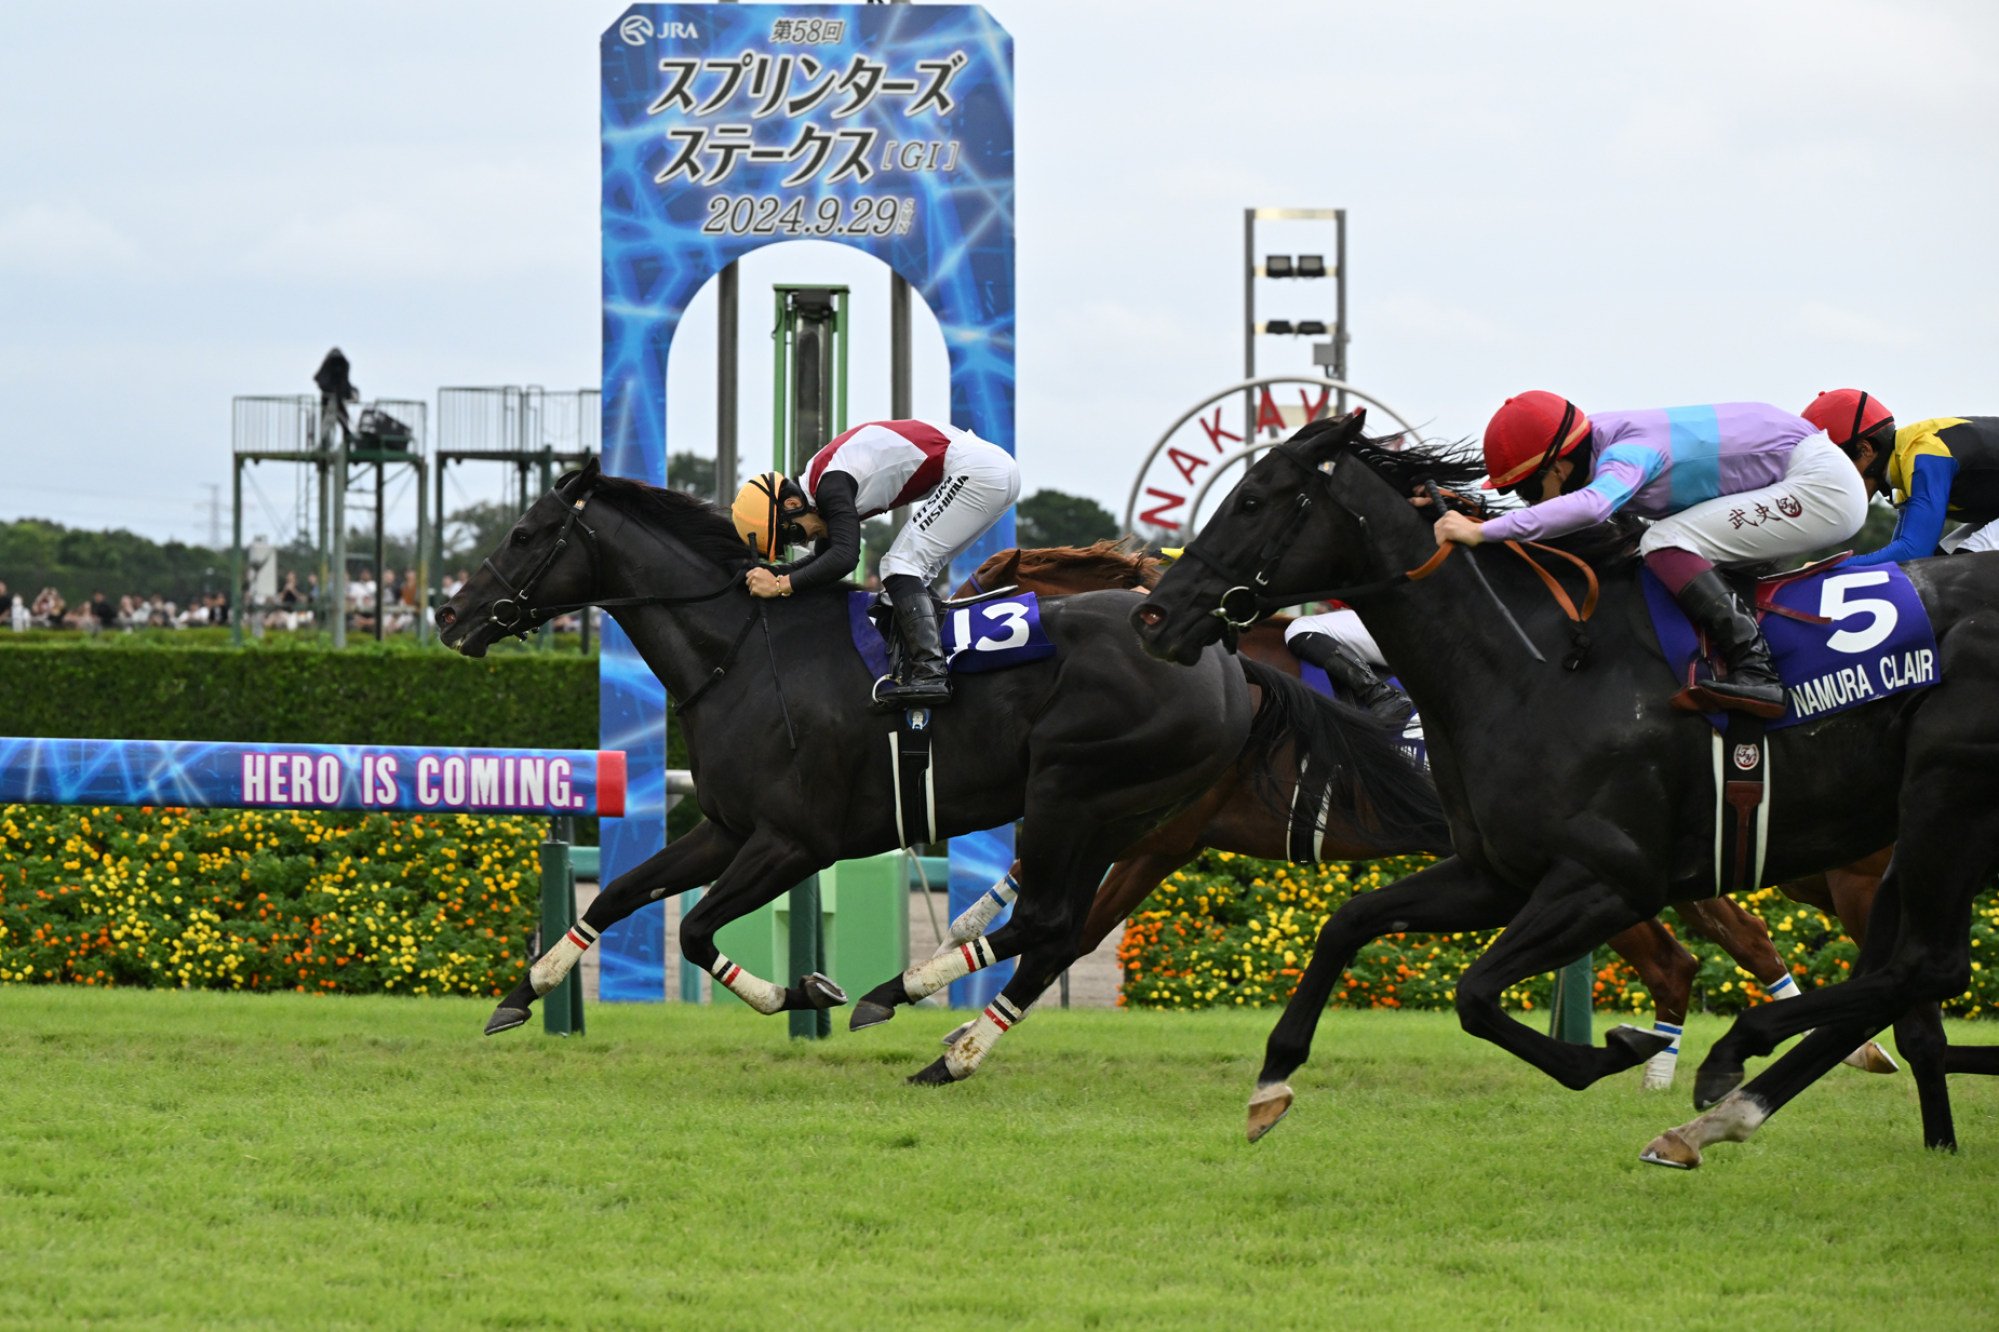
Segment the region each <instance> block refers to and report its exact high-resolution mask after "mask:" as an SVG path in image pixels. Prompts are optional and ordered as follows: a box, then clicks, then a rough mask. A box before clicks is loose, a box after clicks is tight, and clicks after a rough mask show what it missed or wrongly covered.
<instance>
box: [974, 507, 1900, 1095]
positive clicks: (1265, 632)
mask: <svg viewBox="0 0 1999 1332" xmlns="http://www.w3.org/2000/svg"><path fill="white" fill-rule="evenodd" d="M1162 568H1163V562H1162V561H1161V560H1159V559H1158V558H1156V557H1154V556H1150V555H1146V554H1144V553H1143V552H1139V551H1133V550H1131V549H1129V548H1128V546H1127V545H1126V543H1123V542H1116V541H1099V542H1097V543H1096V544H1095V545H1092V546H1086V547H1077V546H1050V547H1044V548H1039V549H1025V550H1022V549H1010V550H1003V551H1000V552H999V553H997V554H995V555H993V556H992V557H990V558H989V559H987V560H986V561H985V563H983V564H981V565H980V566H979V567H978V569H977V570H976V571H975V572H974V573H973V574H972V576H971V578H970V579H968V580H967V581H966V583H965V585H964V586H963V587H961V588H959V589H958V592H957V593H956V595H959V596H968V595H975V594H978V593H983V592H988V591H993V590H996V589H999V588H1004V587H1019V588H1020V589H1022V590H1023V591H1027V592H1033V593H1036V594H1038V595H1040V596H1044V597H1058V596H1066V595H1069V594H1070V593H1076V592H1095V591H1100V590H1102V589H1104V588H1126V589H1130V590H1134V591H1144V590H1147V589H1149V588H1151V587H1152V586H1153V585H1154V584H1155V583H1157V582H1158V581H1159V577H1160V573H1161V571H1162ZM1290 622H1291V617H1289V616H1287V615H1273V616H1270V617H1269V618H1267V619H1264V620H1261V621H1259V622H1258V623H1256V624H1254V625H1252V626H1250V627H1249V628H1248V629H1245V630H1243V631H1242V636H1241V640H1240V643H1239V649H1240V651H1241V652H1242V654H1243V655H1244V656H1246V657H1249V658H1251V659H1252V660H1255V661H1260V662H1262V663H1263V664H1264V665H1266V666H1271V667H1274V668H1275V669H1277V670H1279V671H1282V672H1284V673H1285V674H1286V675H1290V676H1297V675H1299V669H1298V658H1297V657H1295V656H1293V655H1292V654H1291V651H1290V650H1289V649H1288V648H1287V647H1285V645H1284V629H1285V626H1286V625H1288V624H1289V623H1290ZM1245 776H1246V774H1245V773H1244V772H1241V771H1237V770H1233V769H1232V770H1231V771H1230V773H1229V774H1228V775H1227V776H1225V777H1224V778H1223V779H1222V781H1221V782H1220V783H1218V784H1217V785H1216V786H1215V788H1214V789H1212V790H1211V791H1209V792H1208V793H1207V795H1205V796H1203V797H1202V798H1201V799H1200V800H1199V801H1197V802H1196V803H1195V805H1194V807H1193V808H1191V809H1189V810H1188V811H1187V812H1186V813H1184V814H1182V815H1181V816H1180V817H1178V818H1176V819H1174V820H1173V822H1171V823H1169V824H1167V825H1165V826H1164V827H1162V828H1160V829H1158V830H1157V831H1155V832H1154V833H1153V834H1152V835H1151V836H1150V837H1148V838H1147V839H1146V840H1145V841H1144V842H1141V843H1140V844H1139V845H1138V846H1136V847H1134V848H1133V849H1132V852H1131V854H1130V855H1128V856H1127V858H1126V859H1124V860H1121V861H1119V862H1118V863H1117V864H1116V865H1115V866H1113V867H1112V869H1111V872H1110V874H1109V876H1108V877H1106V878H1105V879H1104V882H1103V884H1102V886H1100V887H1099V888H1098V889H1097V896H1096V900H1095V901H1094V902H1093V903H1092V904H1091V906H1090V912H1089V919H1088V923H1087V924H1086V925H1085V927H1084V931H1083V939H1082V942H1081V946H1080V950H1079V952H1078V954H1077V955H1078V956H1082V955H1084V954H1087V953H1090V952H1093V951H1094V950H1095V949H1096V948H1097V947H1098V946H1099V945H1100V944H1102V942H1103V940H1104V938H1105V937H1106V936H1107V935H1108V934H1109V933H1110V932H1111V930H1113V929H1114V928H1116V927H1117V926H1118V925H1119V924H1121V923H1122V922H1123V921H1124V920H1125V918H1126V917H1128V916H1130V915H1131V913H1132V912H1133V911H1134V910H1136V909H1137V908H1138V905H1139V903H1141V902H1143V901H1144V900H1145V899H1146V897H1148V896H1149V895H1150V894H1151V892H1152V890H1153V889H1154V888H1156V887H1158V886H1159V884H1160V882H1161V881H1162V880H1164V879H1165V878H1166V876H1167V875H1169V874H1171V873H1173V871H1175V870H1177V869H1179V868H1180V867H1181V866H1182V865H1185V864H1186V863H1187V862H1188V861H1190V860H1192V859H1193V858H1194V857H1195V856H1196V855H1198V854H1199V853H1200V852H1201V851H1202V850H1203V849H1205V848H1207V847H1215V848H1218V849H1221V850H1228V851H1237V852H1240V853H1242V854H1244V855H1250V856H1256V857H1258V858H1260V859H1265V860H1284V859H1288V858H1290V836H1289V829H1288V828H1287V826H1286V825H1285V822H1284V819H1283V818H1282V817H1281V815H1280V814H1279V813H1278V812H1277V811H1275V810H1274V809H1272V808H1271V806H1270V804H1269V802H1268V801H1266V800H1262V799H1259V798H1257V797H1256V796H1255V795H1253V794H1252V793H1251V792H1250V791H1249V789H1248V787H1247V786H1246V784H1245V782H1244V778H1245ZM1333 812H1334V814H1335V815H1337V814H1338V813H1339V811H1337V810H1335V811H1333ZM1431 849H1433V848H1429V847H1414V848H1412V847H1385V846H1383V845H1382V844H1381V843H1380V841H1379V840H1378V839H1375V840H1371V839H1369V838H1367V837H1366V836H1365V834H1364V833H1362V832H1361V831H1360V829H1359V828H1358V827H1357V826H1354V825H1351V824H1348V825H1343V826H1339V827H1336V828H1329V829H1328V833H1327V838H1326V840H1325V842H1324V849H1323V852H1322V853H1321V858H1322V859H1324V860H1328V861H1332V860H1368V859H1374V858H1376V857H1379V856H1384V855H1393V854H1398V853H1399V852H1403V851H1409V850H1431ZM1887 861H1888V853H1887V852H1886V851H1883V852H1880V853H1879V854H1878V855H1876V856H1873V857H1870V858H1868V859H1867V860H1864V861H1861V862H1859V863H1857V864H1855V865H1853V866H1850V867H1848V868H1847V869H1845V870H1835V871H1833V872H1831V873H1829V874H1818V875H1812V876H1810V877H1809V878H1806V879H1800V880H1797V881H1795V882H1793V883H1787V884H1785V885H1784V887H1783V891H1784V893H1785V894H1786V895H1787V896H1789V897H1791V898H1793V899H1794V900H1796V901H1799V902H1803V903H1805V904H1807V905H1809V906H1813V907H1816V908H1818V909H1819V910H1821V911H1824V912H1825V913H1827V914H1828V915H1833V916H1836V917H1838V919H1839V920H1840V923H1841V924H1842V925H1843V926H1844V927H1845V928H1846V931H1847V933H1848V934H1849V935H1850V936H1851V937H1852V938H1853V939H1854V941H1855V942H1856V943H1859V942H1863V941H1864V940H1865V937H1866V934H1865V932H1866V928H1867V912H1868V911H1869V910H1870V909H1871V908H1872V907H1873V905H1874V892H1875V889H1876V888H1877V887H1879V885H1880V882H1881V875H1882V873H1883V872H1884V871H1885V869H1886V868H1887ZM1019 871H1020V867H1019V865H1017V864H1016V865H1015V866H1014V869H1013V873H1014V874H1015V875H1017V874H1018V873H1019ZM1005 896H1006V890H1005V889H1004V888H1003V887H1002V888H1001V889H999V890H997V891H996V893H995V894H988V895H987V896H986V897H985V898H982V899H981V900H980V902H979V903H978V904H977V905H975V906H973V907H972V908H971V909H970V910H968V911H966V912H965V913H964V914H963V915H961V916H959V917H958V919H956V920H954V921H952V922H951V928H950V931H949V934H950V937H949V939H948V940H947V941H946V942H945V944H944V947H946V948H949V947H954V946H956V945H958V944H961V943H968V942H970V941H971V940H972V939H974V938H977V937H978V935H979V934H980V933H981V932H982V931H983V930H984V928H985V926H986V925H987V924H989V923H990V922H991V920H992V919H993V917H994V916H996V915H997V914H998V913H999V911H1000V909H1001V907H1002V906H1003V905H1004V899H1005ZM1673 906H1674V909H1675V910H1676V911H1678V912H1679V914H1680V919H1681V920H1683V921H1685V922H1686V924H1687V926H1688V927H1689V928H1690V929H1692V930H1694V931H1695V932H1696V933H1698V934H1700V935H1702V936H1704V937H1706V938H1708V939H1711V940H1713V941H1714V942H1715V943H1717V944H1719V945H1721V947H1722V948H1723V949H1724V950H1725V951H1726V952H1727V953H1728V955H1729V956H1730V957H1732V958H1734V959H1735V962H1736V964H1737V965H1738V966H1740V967H1741V968H1742V969H1743V970H1744V971H1746V972H1748V973H1749V974H1750V975H1752V976H1754V977H1755V978H1756V983H1757V984H1758V985H1760V986H1762V987H1763V989H1764V990H1765V991H1766V992H1767V991H1769V990H1770V989H1771V988H1772V987H1773V986H1776V985H1779V984H1780V983H1781V982H1782V981H1784V980H1785V979H1786V978H1788V977H1789V976H1790V974H1791V973H1790V969H1789V968H1788V967H1786V966H1785V965H1784V962H1783V960H1782V959H1781V958H1780V957H1778V955H1777V950H1776V948H1775V947H1773V946H1772V944H1771V942H1770V927H1769V926H1768V925H1766V924H1765V923H1764V921H1763V918H1762V917H1761V916H1758V915H1756V914H1755V913H1754V912H1752V911H1749V910H1747V909H1745V908H1744V907H1741V906H1738V905H1737V904H1736V903H1735V901H1734V900H1733V899H1732V898H1728V897H1714V898H1708V899H1706V900H1705V901H1694V902H1675V903H1674V904H1673ZM1610 946H1611V948H1612V949H1614V950H1615V951H1616V952H1617V954H1618V955H1619V956H1620V957H1622V958H1624V960H1625V961H1627V962H1629V963H1630V964H1631V966H1632V969H1633V970H1635V971H1636V972H1637V973H1638V977H1639V980H1640V982H1641V983H1643V985H1644V986H1645V988H1646V990H1647V991H1648V992H1649V993H1650V994H1651V995H1652V1002H1653V1004H1654V1006H1655V1008H1656V1010H1657V1022H1658V1023H1662V1024H1667V1025H1668V1026H1669V1027H1670V1028H1672V1029H1678V1028H1679V1027H1681V1026H1683V1025H1684V1024H1685V1022H1686V1016H1687V1007H1688V1005H1689V1003H1690V1002H1691V999H1692V993H1693V982H1694V977H1695V976H1696V975H1697V974H1698V973H1699V971H1700V963H1699V961H1698V960H1697V959H1695V957H1694V956H1693V954H1691V953H1689V952H1688V951H1687V950H1686V949H1685V948H1684V947H1682V946H1681V945H1680V941H1679V940H1678V939H1676V938H1674V937H1673V934H1672V931H1670V930H1668V929H1667V928H1666V927H1665V925H1663V924H1661V923H1660V922H1659V921H1658V920H1656V919H1654V920H1649V921H1645V922H1642V923H1640V924H1637V925H1633V926H1632V927H1630V928H1629V929H1627V930H1625V931H1624V932H1623V933H1621V934H1619V935H1617V936H1616V937H1615V938H1613V939H1612V940H1611V941H1610ZM1779 993H1781V994H1784V995H1786V996H1788V995H1792V994H1796V993H1797V991H1796V989H1795V987H1793V986H1786V987H1784V989H1783V990H1781V991H1779ZM1676 1060H1677V1051H1666V1052H1661V1053H1660V1054H1658V1055H1656V1056H1654V1057H1653V1058H1652V1060H1651V1061H1650V1062H1649V1063H1648V1064H1647V1065H1646V1070H1645V1079H1644V1087H1645V1089H1646V1090H1648V1091H1656V1090H1663V1089H1665V1088H1668V1087H1670V1086H1671V1085H1672V1082H1673V1072H1674V1067H1675V1063H1676ZM1847 1062H1848V1063H1850V1064H1852V1065H1854V1066H1855V1067H1856V1068H1863V1069H1866V1070H1867V1071H1868V1072H1870V1073H1892V1072H1894V1071H1895V1061H1894V1060H1893V1059H1891V1058H1889V1056H1888V1053H1887V1051H1885V1050H1883V1049H1882V1048H1881V1047H1880V1046H1878V1045H1876V1044H1875V1043H1874V1042H1872V1041H1869V1042H1867V1044H1865V1045H1863V1046H1861V1047H1860V1048H1859V1049H1858V1050H1855V1051H1854V1052H1853V1054H1852V1055H1850V1056H1849V1057H1848V1059H1847Z"/></svg>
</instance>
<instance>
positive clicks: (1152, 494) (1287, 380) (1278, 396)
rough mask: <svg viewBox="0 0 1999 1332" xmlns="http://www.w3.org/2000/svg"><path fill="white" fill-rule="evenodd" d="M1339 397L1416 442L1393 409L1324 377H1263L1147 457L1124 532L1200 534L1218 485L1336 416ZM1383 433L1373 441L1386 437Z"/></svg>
mask: <svg viewBox="0 0 1999 1332" xmlns="http://www.w3.org/2000/svg"><path fill="white" fill-rule="evenodd" d="M1340 394H1345V395H1346V397H1347V398H1349V399H1352V400H1357V401H1358V402H1360V403H1362V404H1364V405H1365V406H1367V407H1368V408H1369V409H1370V410H1372V411H1375V412H1379V413H1380V414H1381V415H1383V416H1386V417H1387V418H1388V420H1389V422H1391V423H1393V425H1394V426H1396V427H1399V428H1400V429H1401V431H1402V432H1403V434H1405V435H1406V436H1408V437H1409V438H1410V439H1416V438H1418V436H1417V433H1416V429H1415V427H1414V426H1412V425H1410V424H1409V422H1408V421H1407V420H1406V419H1405V418H1404V417H1403V416H1402V414H1401V413H1399V412H1397V411H1396V410H1395V409H1394V408H1393V407H1390V406H1389V405H1388V404H1387V403H1385V402H1383V401H1382V400H1381V399H1379V398H1377V397H1375V396H1374V395H1373V394H1371V393H1365V392H1363V391H1362V390H1360V389H1357V388H1355V387H1354V386H1353V385H1351V384H1345V383H1341V382H1340V381H1339V380H1337V379H1326V378H1323V377H1321V376H1318V375H1264V376H1262V377H1260V378H1257V379H1245V380H1243V381H1242V382H1241V383H1239V384H1231V385H1229V386H1228V387H1227V388H1225V389H1222V390H1220V391H1219V392H1217V393H1213V394H1210V395H1209V396H1208V397H1206V398H1203V399H1202V400H1201V401H1199V402H1197V403H1195V404H1194V405H1193V406H1192V407H1190V408H1188V409H1187V410H1186V411H1185V412H1183V413H1181V415H1180V418H1179V419H1178V420H1176V421H1175V422H1174V423H1173V424H1172V425H1170V426H1168V427H1167V428H1166V433H1165V434H1163V435H1161V436H1160V437H1159V441H1158V442H1157V443H1156V444H1154V445H1153V446H1152V451H1151V452H1150V453H1148V454H1146V455H1145V462H1144V463H1143V464H1142V465H1140V467H1139V469H1138V478H1137V479H1136V480H1135V481H1133V482H1132V486H1131V494H1130V496H1129V497H1128V498H1127V499H1126V501H1125V509H1124V526H1125V530H1126V531H1128V532H1138V533H1141V534H1144V535H1146V536H1150V537H1153V538H1155V539H1158V540H1161V541H1166V542H1168V543H1169V544H1182V543H1184V541H1185V539H1186V538H1188V537H1191V536H1193V535H1194V532H1195V531H1196V530H1197V528H1198V527H1199V523H1198V522H1197V521H1196V518H1197V515H1198V514H1199V513H1200V509H1201V502H1202V500H1203V499H1205V498H1206V496H1207V493H1208V490H1209V488H1210V487H1211V486H1212V485H1213V484H1214V482H1215V478H1216V477H1219V476H1221V475H1223V474H1224V473H1227V472H1229V471H1231V470H1232V469H1233V468H1234V467H1235V466H1236V464H1238V463H1241V462H1245V461H1247V460H1248V459H1249V458H1251V457H1253V456H1254V455H1255V454H1257V453H1258V452H1260V451H1262V450H1264V449H1267V448H1270V447H1271V446H1272V445H1275V444H1280V443H1282V442H1283V441H1284V439H1285V438H1286V437H1287V436H1288V435H1290V433H1291V432H1292V431H1294V430H1296V429H1297V428H1298V427H1299V426H1301V425H1304V424H1305V423H1306V422H1307V421H1313V420H1316V419H1318V418H1319V417H1321V416H1324V415H1325V414H1326V413H1328V412H1331V411H1333V410H1335V409H1336V407H1337V404H1338V399H1339V395H1340ZM1381 429H1382V427H1381V426H1379V425H1377V426H1375V427H1374V428H1373V433H1377V434H1378V433H1381Z"/></svg>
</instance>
